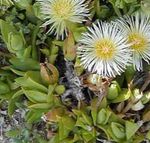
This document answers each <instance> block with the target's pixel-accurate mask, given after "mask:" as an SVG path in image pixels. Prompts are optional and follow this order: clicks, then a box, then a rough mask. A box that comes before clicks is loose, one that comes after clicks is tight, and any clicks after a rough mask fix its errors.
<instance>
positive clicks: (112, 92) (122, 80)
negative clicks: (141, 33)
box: [0, 0, 150, 143]
mask: <svg viewBox="0 0 150 143" xmlns="http://www.w3.org/2000/svg"><path fill="white" fill-rule="evenodd" d="M87 4H88V5H89V8H90V19H88V20H87V21H86V22H83V23H79V24H74V23H68V25H69V28H68V29H67V30H68V31H67V34H68V35H67V36H66V37H65V40H59V39H56V38H55V37H54V34H52V35H48V34H47V33H46V32H47V28H48V27H44V28H43V27H42V26H41V25H42V23H43V21H44V20H45V17H44V16H43V15H42V14H41V11H40V5H39V3H38V2H36V1H33V0H16V1H15V0H14V1H11V0H0V16H1V19H0V32H1V33H0V37H1V40H0V44H2V48H1V47H0V60H1V58H2V59H3V60H4V61H5V62H4V64H1V62H0V103H3V102H5V101H7V103H8V105H7V110H8V115H9V116H10V118H12V117H13V114H14V113H15V111H16V109H18V108H23V109H24V110H25V116H24V117H23V118H24V120H25V123H26V124H27V125H25V126H24V127H22V128H19V127H17V128H16V129H12V130H10V131H8V132H7V133H6V136H7V137H9V138H12V139H13V141H14V142H15V143H29V142H31V139H32V141H33V142H36V143H96V141H97V140H99V139H102V140H103V139H104V140H109V141H114V142H118V143H138V142H140V141H141V142H142V141H143V140H144V136H145V137H146V139H147V140H150V131H149V130H150V128H148V127H147V128H148V129H147V128H146V127H145V125H147V124H149V122H150V116H149V114H150V111H149V109H148V108H149V105H148V104H149V103H150V93H149V91H147V92H145V90H143V91H144V92H143V91H142V90H141V89H142V88H141V87H140V86H137V84H135V83H134V78H135V73H136V71H135V70H134V68H133V67H132V66H129V67H128V68H127V69H126V71H125V73H124V74H122V75H120V76H118V77H117V78H115V79H107V78H104V79H100V80H99V78H96V79H95V80H94V79H93V80H94V81H89V78H90V77H91V76H93V74H91V73H88V72H86V71H85V70H84V69H83V67H82V66H81V65H80V59H79V57H77V55H76V51H77V46H80V45H78V42H79V40H80V39H81V37H82V33H83V32H86V31H87V26H90V25H91V23H94V22H95V20H96V19H98V20H107V21H110V20H112V19H113V20H114V19H116V18H117V17H120V16H123V15H131V14H133V13H135V12H136V11H142V12H144V13H146V14H149V13H150V10H149V0H144V1H139V0H106V1H105V2H104V1H102V0H91V1H89V2H88V3H87ZM1 9H3V11H1ZM4 45H5V46H4ZM0 46H1V45H0ZM66 63H71V64H72V65H71V66H73V68H72V69H73V71H71V76H70V75H69V74H68V72H70V71H69V70H70V69H69V66H67V64H66ZM65 64H66V65H65ZM64 72H65V73H64ZM146 72H148V74H149V70H147V69H146ZM94 74H95V73H94ZM146 77H147V78H148V80H146V78H145V77H144V82H143V81H142V84H144V83H145V81H146V83H147V82H149V76H148V75H147V76H146ZM68 79H69V81H67V80H68ZM78 79H79V80H80V82H81V83H78ZM141 80H142V79H140V82H141ZM98 81H100V82H98ZM72 82H73V85H72ZM87 88H88V89H87ZM137 88H138V89H137ZM74 90H76V91H75V92H74ZM80 90H81V92H82V93H83V94H84V95H81V94H80ZM70 91H71V92H70ZM100 91H102V94H101V93H100ZM103 91H104V92H103ZM78 92H79V94H80V95H78ZM68 93H69V95H68ZM141 93H143V95H142V96H140V95H141ZM74 94H75V95H74ZM139 103H140V104H139ZM139 106H140V107H141V106H142V107H143V108H142V109H143V110H142V111H143V112H142V111H141V110H138V109H140V107H139ZM41 118H42V119H44V121H45V124H46V125H45V124H44V126H45V128H44V129H45V130H44V131H43V132H44V133H45V132H46V135H45V136H44V135H40V134H39V133H38V132H37V131H35V130H34V126H36V125H37V124H38V123H41V122H42V119H41ZM139 120H142V122H143V123H144V124H142V125H140V124H139V123H138V122H137V121H139ZM28 126H30V127H28ZM143 128H145V130H144V131H142V130H143ZM31 137H32V138H31Z"/></svg>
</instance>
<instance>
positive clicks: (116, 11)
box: [113, 5, 122, 17]
mask: <svg viewBox="0 0 150 143" xmlns="http://www.w3.org/2000/svg"><path fill="white" fill-rule="evenodd" d="M113 8H114V11H115V13H116V14H117V16H118V17H121V16H122V14H121V12H120V10H119V8H118V7H116V6H115V5H113Z"/></svg>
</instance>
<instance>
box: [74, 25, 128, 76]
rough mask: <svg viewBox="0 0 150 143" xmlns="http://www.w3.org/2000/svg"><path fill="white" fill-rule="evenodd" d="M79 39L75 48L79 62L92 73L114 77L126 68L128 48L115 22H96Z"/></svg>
mask: <svg viewBox="0 0 150 143" xmlns="http://www.w3.org/2000/svg"><path fill="white" fill-rule="evenodd" d="M88 30H89V31H88V32H86V33H84V34H83V37H82V39H81V40H80V42H81V44H82V46H80V47H79V48H78V50H77V54H78V56H79V57H80V59H81V64H82V65H83V66H84V67H85V68H86V69H88V71H90V72H92V73H97V74H99V75H101V76H102V77H115V76H116V75H120V74H121V73H122V72H124V70H125V69H126V65H128V63H129V61H130V56H131V54H130V50H129V48H128V46H129V45H128V44H127V39H126V37H123V36H122V33H121V32H120V31H119V29H118V27H117V26H116V24H112V23H105V22H100V23H99V22H98V24H97V25H96V24H93V26H92V27H91V28H88Z"/></svg>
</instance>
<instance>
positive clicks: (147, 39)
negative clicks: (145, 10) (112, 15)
mask: <svg viewBox="0 0 150 143" xmlns="http://www.w3.org/2000/svg"><path fill="white" fill-rule="evenodd" d="M117 23H118V26H119V27H120V29H121V31H122V34H123V35H124V36H126V37H127V39H128V43H131V44H130V48H131V50H132V57H133V59H132V62H133V66H134V68H135V69H137V70H138V71H140V70H142V69H143V65H142V60H144V61H146V62H147V63H149V60H150V17H149V16H147V15H144V14H141V13H136V14H134V15H132V16H125V17H123V18H120V19H119V20H117Z"/></svg>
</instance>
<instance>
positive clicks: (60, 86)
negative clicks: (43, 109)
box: [55, 85, 65, 95]
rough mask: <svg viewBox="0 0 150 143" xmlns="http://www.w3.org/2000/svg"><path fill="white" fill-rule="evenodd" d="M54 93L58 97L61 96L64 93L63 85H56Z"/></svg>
mask: <svg viewBox="0 0 150 143" xmlns="http://www.w3.org/2000/svg"><path fill="white" fill-rule="evenodd" d="M55 92H56V93H57V94H58V95H61V94H63V93H64V92H65V86H64V85H57V86H56V88H55Z"/></svg>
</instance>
